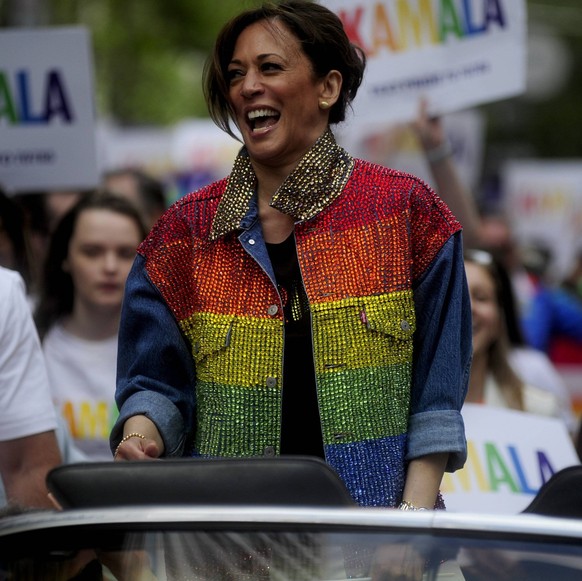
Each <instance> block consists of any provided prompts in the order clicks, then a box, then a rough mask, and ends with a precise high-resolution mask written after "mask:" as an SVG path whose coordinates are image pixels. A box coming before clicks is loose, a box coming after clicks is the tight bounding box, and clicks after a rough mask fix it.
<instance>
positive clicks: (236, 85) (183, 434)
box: [111, 1, 471, 510]
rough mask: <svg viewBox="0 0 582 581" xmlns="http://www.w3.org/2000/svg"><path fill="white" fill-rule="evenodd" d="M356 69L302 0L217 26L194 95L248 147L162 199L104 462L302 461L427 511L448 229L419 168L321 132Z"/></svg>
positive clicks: (343, 104) (466, 340)
mask: <svg viewBox="0 0 582 581" xmlns="http://www.w3.org/2000/svg"><path fill="white" fill-rule="evenodd" d="M363 71H364V57H363V55H362V54H361V52H360V51H359V50H358V49H356V48H355V47H354V46H353V45H351V44H350V42H349V40H348V38H347V36H346V34H345V32H344V30H343V27H342V25H341V21H340V20H339V19H338V18H337V17H336V16H335V15H334V14H333V13H332V12H331V11H329V10H328V9H326V8H324V7H322V6H320V5H318V4H316V3H311V2H298V1H291V2H285V3H282V4H280V5H278V6H273V5H265V6H264V7H262V8H259V9H256V10H250V11H248V12H244V13H242V14H240V15H239V16H237V17H235V18H234V19H233V20H232V21H231V22H229V23H228V24H227V25H226V26H225V27H224V28H223V30H222V32H221V33H220V35H219V37H218V39H217V42H216V46H215V49H214V54H213V56H212V58H211V59H210V61H209V63H208V66H207V69H206V73H205V90H206V96H207V102H208V105H209V110H210V114H211V116H212V118H213V119H214V121H215V122H216V123H217V124H218V125H219V126H220V127H221V128H222V129H224V130H225V131H227V132H228V133H230V134H231V135H234V134H235V132H234V130H233V129H232V126H231V124H232V123H234V124H235V125H236V127H237V129H238V131H239V132H240V134H241V136H242V140H243V142H244V147H243V148H242V149H241V151H240V154H239V155H238V157H237V159H236V161H235V164H234V167H233V170H232V173H231V174H230V176H229V178H228V179H225V180H221V181H219V182H216V183H213V184H211V185H210V186H208V187H206V188H203V189H201V190H200V191H197V192H194V193H192V194H190V195H189V196H186V197H185V198H182V199H181V200H179V201H178V202H177V203H175V204H174V205H173V206H172V207H171V208H170V209H169V210H168V211H167V212H166V213H165V214H164V216H163V217H162V218H161V219H160V221H159V222H158V223H157V225H156V226H155V227H154V229H153V231H152V232H151V233H150V235H149V236H148V238H147V239H146V241H145V242H144V243H143V244H142V245H141V246H140V248H139V252H138V256H137V258H136V261H135V264H134V266H133V268H132V272H131V273H130V276H129V278H128V285H127V289H126V298H125V300H124V309H123V313H122V322H121V329H120V351H119V375H118V390H117V402H118V405H119V408H120V416H119V419H118V422H117V423H116V425H115V427H114V429H113V431H112V435H111V445H112V451H114V453H115V457H116V458H117V459H118V460H129V459H147V458H152V457H154V458H155V457H161V456H181V455H185V456H203V457H225V456H253V455H266V456H272V455H279V454H309V455H316V456H320V457H323V458H325V460H326V461H327V462H328V463H329V464H330V465H331V466H333V468H335V470H336V471H337V472H338V474H339V475H340V477H341V478H342V479H343V480H344V482H345V483H346V485H347V487H348V489H349V490H350V492H351V494H352V495H353V497H354V499H355V500H356V501H357V502H358V503H360V504H362V505H376V506H391V507H396V506H399V505H400V506H401V507H402V508H403V509H408V510H414V509H417V508H433V507H434V506H435V504H439V506H440V502H437V495H438V488H439V483H440V481H441V477H442V474H443V471H444V470H445V469H447V470H456V469H457V468H460V467H461V466H462V465H463V462H464V459H465V455H466V448H465V438H464V429H463V423H462V418H461V415H460V409H461V406H462V403H463V399H464V395H465V389H466V379H467V378H468V369H469V362H470V342H471V337H470V313H469V297H468V294H467V292H466V281H465V278H464V270H463V257H462V250H461V234H460V231H459V230H460V228H459V224H458V222H457V221H456V220H455V219H454V217H453V216H452V215H451V213H450V212H449V210H448V208H447V207H446V206H445V205H444V203H442V201H440V200H439V199H438V198H437V197H436V196H435V195H434V193H433V192H432V191H430V190H429V189H428V188H427V187H426V186H425V185H424V184H423V183H421V182H420V181H419V180H417V179H415V178H414V177H412V176H409V175H404V174H401V173H398V172H395V171H392V170H389V169H386V168H383V167H379V166H375V165H372V164H369V163H367V162H364V161H361V160H356V159H353V158H352V157H351V156H350V155H349V154H348V153H347V152H345V151H344V150H343V149H342V148H340V147H339V146H338V145H337V143H336V142H335V139H334V136H333V134H332V132H331V130H330V128H329V125H330V124H332V123H338V122H341V121H342V120H344V118H345V114H346V109H347V107H349V105H350V102H351V101H352V99H353V98H354V97H355V95H356V92H357V90H358V87H359V85H360V82H361V79H362V75H363ZM415 330H416V331H415ZM437 432H438V434H439V438H435V437H434V436H435V433H437Z"/></svg>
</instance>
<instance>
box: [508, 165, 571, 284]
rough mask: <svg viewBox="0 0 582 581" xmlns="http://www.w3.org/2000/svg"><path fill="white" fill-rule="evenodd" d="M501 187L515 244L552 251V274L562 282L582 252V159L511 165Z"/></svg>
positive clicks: (552, 276) (553, 277) (556, 279)
mask: <svg viewBox="0 0 582 581" xmlns="http://www.w3.org/2000/svg"><path fill="white" fill-rule="evenodd" d="M501 188H502V192H503V199H504V209H505V211H506V213H507V216H508V218H509V219H510V220H511V228H512V233H513V235H514V237H515V239H516V241H517V242H518V244H520V245H526V244H534V243H535V244H543V245H544V246H545V247H546V248H547V249H548V250H550V251H551V253H552V261H551V270H550V272H548V275H549V276H550V278H551V279H553V280H555V281H560V280H561V279H562V278H563V277H564V276H565V275H566V274H567V273H568V271H569V270H570V268H571V266H572V263H573V260H574V256H575V254H576V253H577V252H578V251H579V250H581V249H582V160H580V159H572V160H547V159H545V160H544V159H520V160H512V161H509V162H507V163H506V164H505V165H504V166H503V167H502V171H501Z"/></svg>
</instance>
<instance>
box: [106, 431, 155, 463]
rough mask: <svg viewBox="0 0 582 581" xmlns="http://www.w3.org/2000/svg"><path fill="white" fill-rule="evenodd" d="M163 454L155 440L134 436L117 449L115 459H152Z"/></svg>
mask: <svg viewBox="0 0 582 581" xmlns="http://www.w3.org/2000/svg"><path fill="white" fill-rule="evenodd" d="M160 456H161V453H160V449H159V447H158V445H157V443H156V441H155V440H152V439H148V438H141V437H139V436H132V437H131V438H128V439H127V440H125V441H122V442H121V443H120V444H119V446H118V447H117V450H116V451H115V456H114V457H113V459H114V460H116V461H118V460H152V459H156V458H159V457H160Z"/></svg>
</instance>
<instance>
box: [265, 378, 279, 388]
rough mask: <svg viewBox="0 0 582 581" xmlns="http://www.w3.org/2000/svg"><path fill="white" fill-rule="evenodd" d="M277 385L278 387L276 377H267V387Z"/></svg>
mask: <svg viewBox="0 0 582 581" xmlns="http://www.w3.org/2000/svg"><path fill="white" fill-rule="evenodd" d="M276 385H277V378H276V377H267V387H276Z"/></svg>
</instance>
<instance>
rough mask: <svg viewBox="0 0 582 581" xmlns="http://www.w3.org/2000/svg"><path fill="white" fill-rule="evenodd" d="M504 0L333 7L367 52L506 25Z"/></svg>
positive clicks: (397, 0) (407, 0) (395, 0)
mask: <svg viewBox="0 0 582 581" xmlns="http://www.w3.org/2000/svg"><path fill="white" fill-rule="evenodd" d="M503 1H504V0H477V1H475V0H392V1H391V2H389V1H387V0H385V1H384V2H375V3H373V4H366V5H361V4H358V3H356V2H354V6H353V8H352V7H350V8H344V9H340V10H338V11H337V14H338V16H339V17H340V18H341V20H342V22H343V24H344V28H345V30H346V33H347V35H348V36H349V38H350V40H351V41H352V42H353V43H355V44H357V45H359V46H360V47H361V48H362V49H363V50H364V51H365V52H366V54H367V55H368V56H374V55H376V54H377V53H378V52H380V51H382V50H387V51H389V52H403V51H406V50H409V49H410V48H414V47H417V48H418V47H422V46H425V45H435V44H444V43H445V42H447V40H448V39H449V38H450V37H454V38H465V37H471V36H475V35H481V34H486V33H487V32H489V30H490V29H491V28H492V27H499V28H501V29H504V28H506V26H507V17H506V11H505V9H504V7H503Z"/></svg>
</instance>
